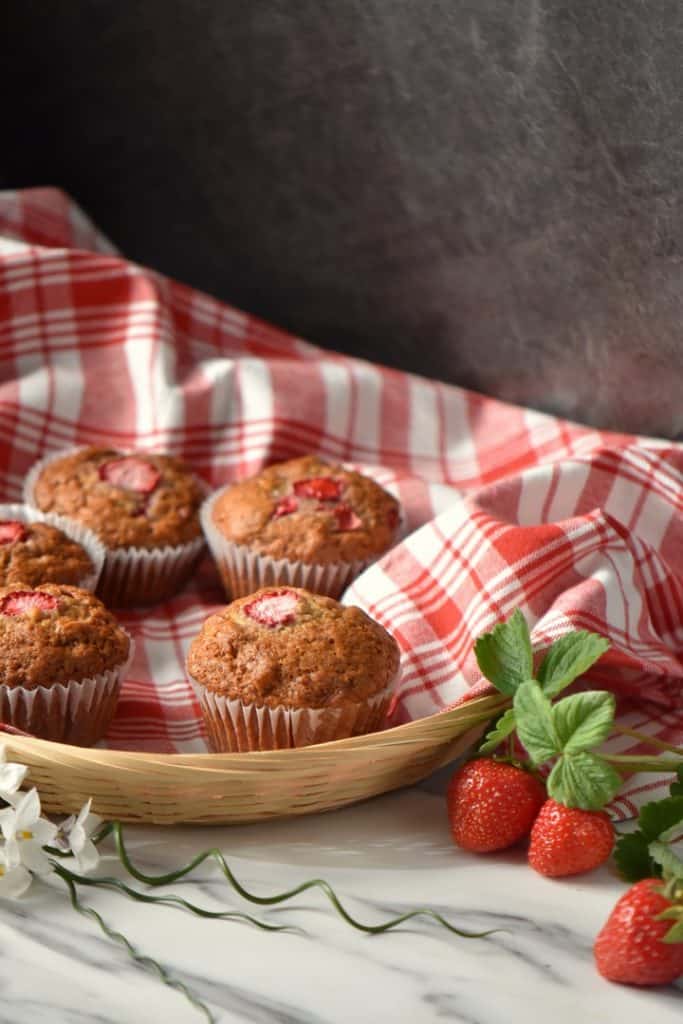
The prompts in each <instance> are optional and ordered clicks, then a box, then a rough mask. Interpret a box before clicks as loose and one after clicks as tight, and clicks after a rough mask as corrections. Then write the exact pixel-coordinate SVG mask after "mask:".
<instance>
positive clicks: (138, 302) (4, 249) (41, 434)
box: [0, 189, 683, 817]
mask: <svg viewBox="0 0 683 1024" xmlns="http://www.w3.org/2000/svg"><path fill="white" fill-rule="evenodd" d="M638 386H640V385H639V382H637V381H634V387H638ZM0 430H1V431H2V435H1V436H2V440H1V441H0V498H2V500H16V499H18V498H19V497H20V495H21V487H22V481H23V478H24V476H25V474H26V472H27V470H28V469H29V467H30V466H31V464H32V463H33V462H34V461H35V460H36V459H37V458H39V457H40V456H42V455H44V454H46V453H47V452H51V451H55V450H57V449H60V448H65V447H68V446H71V445H74V444H83V443H95V444H100V443H101V444H113V445H117V446H120V447H124V448H125V447H142V448H149V449H165V450H168V451H170V452H172V453H173V454H175V455H179V456H181V457H182V458H184V459H186V460H187V461H188V462H189V463H190V464H191V465H192V466H193V467H194V468H195V469H196V470H197V472H198V473H199V474H201V475H203V476H204V477H205V478H206V479H207V480H208V481H210V483H211V484H213V485H216V486H217V485H220V484H223V483H224V482H226V481H228V480H232V479H235V478H238V477H242V476H245V475H247V474H250V473H253V472H255V471H256V470H258V469H259V468H260V467H261V466H263V465H264V464H265V463H268V462H273V461H277V460H279V459H285V458H288V457H291V456H293V455H296V454H300V453H304V452H309V451H316V452H319V453H321V454H322V455H324V456H328V457H330V458H332V459H342V460H345V461H353V462H356V463H360V464H364V465H366V466H372V467H377V468H376V470H375V474H376V475H377V476H378V479H380V480H381V481H382V482H384V483H387V484H389V485H390V486H391V487H392V488H393V489H394V490H395V492H396V493H397V494H398V495H399V496H400V497H401V499H402V501H403V502H404V505H405V507H406V509H407V513H408V519H409V525H410V526H411V528H413V529H414V530H415V532H413V533H412V534H411V535H410V536H409V537H408V538H407V539H406V540H405V541H404V543H403V544H401V545H400V546H399V547H398V548H396V549H395V550H394V551H392V552H391V553H390V554H389V555H388V556H387V557H385V558H384V559H383V560H382V561H381V562H380V563H378V564H377V565H376V566H374V567H372V568H371V569H370V570H368V571H367V572H366V573H365V574H364V575H363V576H362V577H361V578H360V579H359V580H358V581H357V582H356V584H355V585H354V586H353V587H352V589H351V591H350V593H349V595H348V599H350V600H353V601H355V602H356V603H358V604H360V605H362V606H363V607H365V608H366V609H367V610H368V611H369V612H370V614H372V615H373V616H374V617H375V618H377V619H378V620H379V621H380V622H382V623H383V624H384V625H385V626H386V627H387V628H388V629H390V630H391V632H392V633H393V634H394V635H395V636H396V637H397V639H398V640H399V642H400V644H401V647H402V648H403V651H404V656H405V671H404V675H403V682H402V691H401V699H400V702H399V705H398V708H397V711H396V721H405V720H407V719H410V718H415V717H420V716H423V715H428V714H433V713H434V712H437V711H439V710H441V709H443V708H445V707H447V706H449V705H450V704H452V703H453V702H454V701H456V700H457V699H458V698H459V697H460V696H461V695H462V694H463V693H465V692H466V691H467V689H468V688H469V687H471V686H473V685H476V684H477V683H478V682H479V675H478V672H477V668H476V664H475V662H474V660H473V658H472V644H473V641H474V639H475V638H476V637H477V636H478V635H479V634H480V633H482V632H484V631H485V630H487V629H490V628H491V627H492V625H493V624H494V623H495V622H496V621H497V620H499V619H500V618H502V617H506V616H508V615H509V614H510V612H511V611H512V610H513V609H514V608H515V607H521V609H522V611H523V612H524V614H525V616H526V617H527V620H528V621H529V622H530V623H533V624H534V628H533V637H534V642H535V643H536V644H539V645H542V644H544V643H547V642H548V641H550V640H551V639H554V638H556V637H558V636H560V635H562V634H563V633H564V632H566V631H567V630H569V629H572V628H585V629H590V630H595V631H597V632H600V633H604V634H606V635H607V636H608V637H609V638H610V640H611V642H612V647H611V650H610V651H609V653H608V654H607V655H606V656H605V657H604V658H603V660H602V661H601V663H600V668H599V671H596V672H594V673H593V674H592V677H591V679H592V681H593V683H594V684H596V685H599V686H606V687H609V688H610V689H613V690H615V691H616V692H617V693H618V694H620V695H622V696H623V697H624V705H623V715H624V717H623V718H622V719H621V721H622V722H623V723H625V724H629V725H630V726H631V727H635V728H638V729H640V730H642V731H644V732H646V733H648V734H651V735H654V736H658V737H660V738H662V739H665V740H666V741H668V742H674V743H678V744H680V743H681V742H683V708H682V706H681V705H682V703H683V701H682V699H681V697H682V693H683V690H682V679H683V660H682V658H681V654H682V652H683V582H682V580H683V518H682V510H683V448H682V447H681V446H679V445H675V444H672V443H664V442H660V441H655V440H651V439H644V438H634V437H631V436H625V435H617V434H608V433H603V432H599V431H596V430H591V429H588V428H585V427H580V426H577V425H575V424H570V423H567V422H564V421H562V420H559V419H556V418H554V417H552V416H546V415H542V414H540V413H537V412H532V411H530V410H528V409H521V408H516V407H514V406H510V405H506V404H503V403H501V402H498V401H495V400H493V399H490V398H484V397H482V396H480V395H476V394H473V393H471V392H467V391H464V390H462V389H460V388H456V387H451V386H448V385H445V384H439V383H436V382H434V381H429V380H423V379H421V378H419V377H415V376H411V375H409V374H405V373H399V372H397V371H395V370H389V369H386V368H384V367H380V366H375V365H371V364H369V363H366V362H362V361H360V360H358V359H351V358H348V357H346V356H341V355H337V354H335V353H332V352H325V351H322V350H320V349H318V348H316V347H314V346H312V345H310V344H307V343H306V342H304V341H301V340H299V339H297V338H293V337H291V336H289V335H287V334H284V333H283V332H282V331H279V330H275V329H274V328H272V327H268V326H266V325H265V324H263V323H261V322H259V321H258V320H256V319H254V318H253V317H250V316H247V315H245V314H244V313H240V312H238V311H237V310H235V309H232V308H230V307H229V306H226V305H224V304H222V303H220V302H217V301H215V300H214V299H211V298H209V297H208V296H206V295H203V294H201V293H200V292H197V291H193V290H192V289H191V288H187V287H184V286H183V285H180V284H177V283H175V282H173V281H170V280H168V279H167V278H164V277H162V276H160V275H159V274H156V273H153V272H151V271H149V270H147V269H144V268H142V267H139V266H136V265H135V264H132V263H130V262H128V261H127V260H125V259H123V258H122V257H120V256H119V255H118V254H117V253H116V251H115V250H114V248H113V247H112V246H111V244H110V243H109V242H108V241H107V240H106V239H105V238H103V237H102V235H100V234H99V233H98V232H97V230H96V229H95V228H94V227H93V226H92V224H91V223H90V222H89V221H88V220H87V218H86V217H85V216H84V215H83V213H82V212H81V211H80V210H79V209H78V208H77V207H76V206H75V205H74V204H73V203H72V202H70V201H69V200H68V199H67V198H66V197H65V196H64V195H63V194H62V193H60V192H59V191H57V190H53V189H32V190H28V191H25V192H15V193H4V194H3V193H0ZM222 600H223V599H222V595H221V591H220V587H219V584H218V579H217V576H216V574H215V572H214V570H213V568H212V566H211V564H210V562H209V561H208V559H207V562H206V564H205V566H204V568H203V570H202V572H201V573H200V575H199V577H198V579H197V580H196V581H195V583H194V584H193V585H192V586H191V587H190V588H188V589H187V590H186V592H184V593H183V594H181V595H180V596H179V597H178V598H177V599H175V600H174V601H172V602H170V603H169V604H167V605H164V606H162V607H157V608H154V609H152V610H151V611H149V612H145V613H144V614H143V613H134V614H130V615H126V616H122V618H123V620H124V622H125V625H126V626H127V627H128V628H129V629H130V630H131V631H132V632H133V633H134V634H135V636H136V639H137V654H136V657H135V662H134V664H133V667H132V670H131V673H130V676H129V678H128V680H127V681H126V683H125V686H124V688H123V693H122V698H121V702H120V705H119V711H118V714H117V716H116V719H115V721H114V723H113V725H112V727H111V730H110V733H109V737H108V744H109V746H111V747H116V748H120V749H135V748H137V749H140V748H145V749H149V750H157V751H167V752H173V751H193V750H194V751H199V750H204V749H206V748H205V745H204V740H203V732H202V727H201V722H200V719H199V716H198V708H197V705H196V702H195V700H194V697H193V695H192V692H191V690H190V687H189V685H188V683H187V682H186V678H185V673H184V668H183V657H184V653H185V651H186V649H187V646H188V644H189V642H190V640H191V639H192V637H193V636H194V635H195V634H196V632H197V631H198V630H199V627H200V625H201V623H202V621H203V619H204V618H205V617H206V615H207V614H208V613H209V612H210V611H212V610H213V609H214V608H215V607H216V605H218V604H220V603H221V602H222ZM612 749H613V750H618V751H619V752H622V753H630V752H640V751H643V752H644V751H645V748H643V747H639V746H638V745H637V744H635V743H634V741H633V740H631V739H629V738H628V737H622V738H621V739H620V740H617V741H615V742H613V743H612ZM648 752H649V751H648ZM657 787H659V791H660V792H663V790H664V785H663V782H661V781H659V782H658V779H657V777H653V776H651V775H650V776H645V777H641V778H638V777H633V778H632V779H631V780H629V781H628V783H627V784H626V786H625V787H624V792H623V795H622V796H621V799H619V800H617V801H616V803H615V807H614V811H615V814H616V816H617V817H628V816H630V815H631V814H633V813H634V810H635V808H636V806H637V805H638V804H639V803H641V802H643V800H644V799H645V798H648V799H649V798H651V797H652V796H653V794H654V793H655V792H656V791H657Z"/></svg>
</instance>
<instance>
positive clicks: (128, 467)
mask: <svg viewBox="0 0 683 1024" xmlns="http://www.w3.org/2000/svg"><path fill="white" fill-rule="evenodd" d="M99 472H100V480H106V481H107V483H110V484H112V486H113V487H120V488H121V489H122V490H124V491H136V492H137V493H138V494H151V493H152V491H153V490H154V488H155V487H156V486H157V484H158V483H159V480H160V479H161V473H160V472H159V470H158V469H157V468H156V466H153V465H152V464H151V462H146V461H145V460H144V459H141V458H139V457H138V456H137V455H124V456H123V457H122V458H120V459H110V461H109V462H103V463H102V465H101V466H100V471H99Z"/></svg>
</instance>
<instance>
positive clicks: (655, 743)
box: [613, 725, 683, 757]
mask: <svg viewBox="0 0 683 1024" xmlns="http://www.w3.org/2000/svg"><path fill="white" fill-rule="evenodd" d="M613 731H614V732H618V733H620V734H621V735H622V736H632V737H633V739H634V740H640V742H641V743H646V744H647V745H648V746H650V747H656V748H657V750H670V751H671V753H672V754H678V756H679V757H683V747H675V746H674V745H673V743H665V741H664V740H658V739H655V737H654V736H646V735H645V733H644V732H638V730H637V729H628V728H627V727H626V726H625V725H615V726H614V727H613Z"/></svg>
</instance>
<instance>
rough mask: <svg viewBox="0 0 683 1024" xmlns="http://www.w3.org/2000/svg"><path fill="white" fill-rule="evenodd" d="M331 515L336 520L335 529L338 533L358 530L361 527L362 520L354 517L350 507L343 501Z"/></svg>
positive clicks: (354, 514)
mask: <svg viewBox="0 0 683 1024" xmlns="http://www.w3.org/2000/svg"><path fill="white" fill-rule="evenodd" d="M332 514H333V515H334V517H335V519H336V520H337V529H338V530H340V531H342V530H344V531H346V530H358V529H360V527H361V526H362V525H363V520H362V519H360V518H359V517H358V516H357V515H356V513H355V512H354V511H353V509H352V508H351V506H350V505H347V504H346V502H345V501H343V502H342V503H341V504H340V505H337V507H336V508H335V509H334V510H333V513H332Z"/></svg>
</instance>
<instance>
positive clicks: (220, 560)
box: [199, 487, 398, 600]
mask: <svg viewBox="0 0 683 1024" xmlns="http://www.w3.org/2000/svg"><path fill="white" fill-rule="evenodd" d="M225 490H226V488H225V487H223V488H221V489H220V490H218V491H214V493H213V494H211V495H209V497H208V498H207V499H206V501H205V502H204V503H203V505H202V507H201V510H200V513H199V517H200V520H201V524H202V530H203V531H204V536H205V537H206V540H207V543H208V545H209V549H210V550H211V554H212V555H213V559H214V561H215V563H216V566H217V568H218V571H219V573H220V576H221V579H222V581H223V586H224V587H225V592H226V595H227V597H228V599H229V600H234V599H235V598H237V597H246V596H247V594H252V593H253V592H254V591H255V590H259V589H260V588H261V587H282V586H287V587H301V588H303V589H304V590H310V591H312V592H313V593H314V594H325V595H326V596H327V597H334V598H338V597H340V596H341V594H342V593H343V592H344V591H345V590H346V588H347V587H348V586H350V584H351V583H352V582H353V581H354V580H355V579H356V577H357V576H360V574H361V573H362V572H363V571H364V570H365V569H367V567H368V566H369V565H372V563H373V562H374V561H376V560H377V558H380V557H381V555H376V556H374V557H372V558H364V559H357V560H356V561H352V562H331V563H329V564H325V565H322V564H317V563H307V562H300V561H291V560H290V559H288V558H271V557H270V555H261V554H258V553H256V552H255V551H253V550H252V549H251V548H249V547H248V546H247V545H244V544H236V543H235V542H234V541H231V540H229V539H228V538H227V537H224V536H223V534H222V533H221V532H220V530H219V529H218V527H217V526H216V525H215V523H214V522H213V508H214V504H215V502H216V501H217V499H218V498H219V497H220V496H221V494H223V493H224V492H225ZM397 535H398V534H397ZM384 553H385V552H382V554H384Z"/></svg>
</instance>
